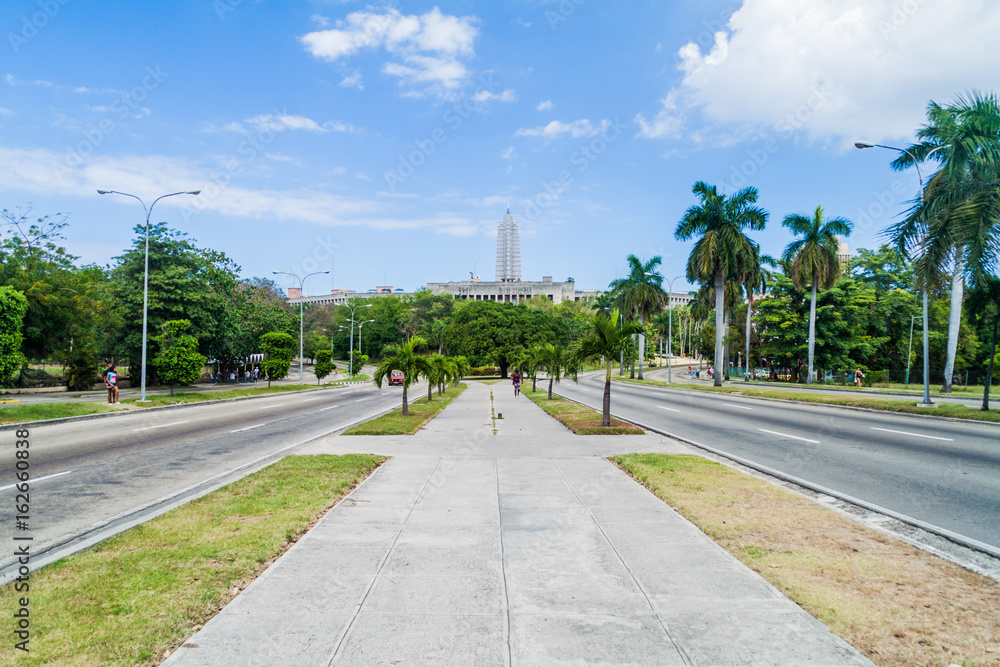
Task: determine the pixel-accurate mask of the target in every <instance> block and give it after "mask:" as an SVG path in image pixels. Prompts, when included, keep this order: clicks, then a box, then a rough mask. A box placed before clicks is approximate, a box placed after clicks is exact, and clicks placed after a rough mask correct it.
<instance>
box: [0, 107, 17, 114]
mask: <svg viewBox="0 0 1000 667" xmlns="http://www.w3.org/2000/svg"><path fill="white" fill-rule="evenodd" d="M13 115H14V112H13V111H11V110H10V109H4V108H3V107H0V116H13Z"/></svg>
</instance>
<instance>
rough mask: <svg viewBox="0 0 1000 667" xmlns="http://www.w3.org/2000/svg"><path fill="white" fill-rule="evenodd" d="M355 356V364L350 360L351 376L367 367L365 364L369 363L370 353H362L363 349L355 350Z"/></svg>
mask: <svg viewBox="0 0 1000 667" xmlns="http://www.w3.org/2000/svg"><path fill="white" fill-rule="evenodd" d="M353 358H354V363H353V364H350V362H348V364H350V366H351V377H354V376H355V375H358V374H359V373H361V369H363V368H364V367H365V364H367V363H368V355H367V354H361V350H354V355H353Z"/></svg>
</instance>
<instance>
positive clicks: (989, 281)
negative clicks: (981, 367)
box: [969, 276, 1000, 411]
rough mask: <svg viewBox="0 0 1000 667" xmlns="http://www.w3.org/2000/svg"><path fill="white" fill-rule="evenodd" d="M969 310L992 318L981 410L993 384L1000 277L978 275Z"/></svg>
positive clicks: (999, 318) (986, 404) (987, 402)
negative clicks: (991, 332)
mask: <svg viewBox="0 0 1000 667" xmlns="http://www.w3.org/2000/svg"><path fill="white" fill-rule="evenodd" d="M969 310H971V311H972V312H973V313H974V314H975V315H977V316H978V317H979V318H985V317H988V316H989V317H992V318H993V338H992V340H991V342H990V356H989V362H988V364H987V367H986V380H985V382H984V385H985V388H984V389H983V410H984V411H989V409H990V388H991V387H990V386H991V385H992V384H993V361H994V359H996V356H997V328H998V327H1000V278H997V277H996V276H981V277H979V279H978V281H977V284H975V288H974V289H973V290H972V293H971V294H970V295H969Z"/></svg>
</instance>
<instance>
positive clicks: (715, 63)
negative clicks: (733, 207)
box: [636, 0, 1000, 145]
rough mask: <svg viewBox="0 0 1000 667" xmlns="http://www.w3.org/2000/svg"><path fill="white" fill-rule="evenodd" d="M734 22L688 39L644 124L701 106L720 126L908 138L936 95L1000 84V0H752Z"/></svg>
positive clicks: (682, 121) (677, 117) (831, 137)
mask: <svg viewBox="0 0 1000 667" xmlns="http://www.w3.org/2000/svg"><path fill="white" fill-rule="evenodd" d="M726 28H727V29H726V31H724V32H718V33H716V34H715V35H714V38H713V39H712V40H709V39H704V40H700V41H701V44H700V45H699V44H696V43H693V42H692V43H689V44H686V45H684V46H683V47H682V48H681V49H680V50H679V52H678V53H679V56H680V59H681V62H680V65H679V68H680V70H681V71H682V72H683V73H684V78H683V81H682V83H681V84H680V85H679V86H678V87H677V88H675V89H674V90H673V91H671V93H670V94H668V95H667V96H666V97H665V98H664V99H663V103H662V106H661V109H660V111H659V113H658V114H657V115H656V117H655V118H654V119H653V120H652V121H646V120H645V118H644V117H641V118H640V117H637V119H636V120H637V121H638V122H639V123H640V127H641V128H642V132H641V134H643V135H644V136H648V137H670V136H675V135H676V134H677V133H678V131H679V127H680V126H683V125H693V124H694V122H695V119H693V118H692V116H700V117H701V118H702V120H704V121H705V122H706V123H707V124H708V125H709V127H710V128H712V129H713V130H714V132H713V134H715V133H717V132H721V133H723V134H725V133H731V132H733V131H734V128H742V131H748V130H751V129H753V128H760V127H761V126H768V127H773V128H777V129H779V130H782V131H787V132H789V133H791V132H796V131H798V130H803V131H804V132H805V133H806V134H807V135H808V136H809V137H810V138H813V139H820V140H824V141H833V142H837V143H842V144H843V145H850V142H851V141H853V140H854V139H856V138H859V137H867V138H870V139H872V140H886V139H900V140H905V139H909V138H912V137H913V133H914V131H915V130H916V129H917V128H918V127H919V126H920V125H921V123H922V122H923V121H924V112H925V109H926V106H927V103H928V101H929V100H935V101H938V102H942V103H944V102H948V101H950V100H951V99H953V98H954V97H955V95H956V94H958V93H962V92H965V91H966V90H968V89H972V88H975V89H980V90H983V89H985V90H995V89H997V88H1000V50H998V49H992V48H984V46H983V45H984V44H991V43H993V40H995V38H996V35H997V34H998V33H1000V4H997V3H995V2H983V1H975V2H959V3H947V2H928V1H927V0H912V1H909V2H900V1H899V0H744V2H743V5H742V6H741V7H740V9H739V10H737V11H736V12H735V13H734V14H733V15H732V17H731V18H730V20H729V23H728V24H727V26H726ZM706 37H707V35H706ZM709 42H711V43H709ZM644 123H645V125H644Z"/></svg>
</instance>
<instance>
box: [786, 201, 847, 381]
mask: <svg viewBox="0 0 1000 667" xmlns="http://www.w3.org/2000/svg"><path fill="white" fill-rule="evenodd" d="M781 224H782V225H783V226H784V227H787V228H788V229H790V230H791V232H792V234H794V235H795V236H798V237H799V238H798V239H796V240H795V241H792V242H791V243H789V244H788V246H787V247H786V248H785V252H784V253H783V254H782V256H781V257H782V259H783V260H784V261H786V262H788V263H790V265H791V273H792V276H791V277H792V282H794V283H795V286H796V287H798V288H799V289H803V288H804V286H805V285H809V286H810V287H811V289H812V300H811V301H810V304H811V305H810V307H809V372H808V374H807V376H806V383H810V382H814V381H815V379H816V376H815V372H814V370H813V369H814V365H813V361H814V358H815V352H816V291H817V290H818V289H819V288H820V287H822V288H823V289H829V288H830V287H832V286H833V284H834V283H835V282H837V276H839V275H840V261H839V260H838V259H837V252H838V250H839V248H840V242H839V241H838V240H837V235H838V234H840V235H842V236H848V235H850V233H851V222H850V221H849V220H847V219H845V218H833V219H831V220H824V219H823V207H822V206H817V207H816V212H815V213H814V214H813V216H812V217H811V218H809V217H806V216H804V215H798V214H792V215H787V216H785V219H784V220H783V221H782V223H781Z"/></svg>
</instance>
